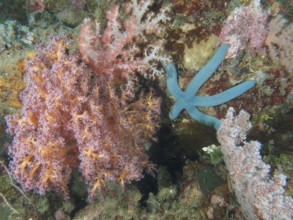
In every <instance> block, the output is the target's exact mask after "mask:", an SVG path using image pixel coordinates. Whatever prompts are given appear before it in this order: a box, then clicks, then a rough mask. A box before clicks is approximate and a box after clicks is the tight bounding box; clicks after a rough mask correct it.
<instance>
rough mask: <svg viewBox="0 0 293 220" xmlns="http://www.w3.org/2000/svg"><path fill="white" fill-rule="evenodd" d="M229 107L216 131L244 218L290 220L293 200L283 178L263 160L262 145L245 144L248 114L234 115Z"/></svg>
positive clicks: (250, 142) (243, 112)
mask: <svg viewBox="0 0 293 220" xmlns="http://www.w3.org/2000/svg"><path fill="white" fill-rule="evenodd" d="M234 115H235V110H234V109H233V108H230V109H229V110H228V113H227V116H226V118H225V119H223V120H222V125H221V127H220V128H219V129H218V131H217V136H218V140H219V142H220V144H221V151H222V153H223V157H224V161H225V164H226V166H227V169H228V171H229V174H230V177H231V179H232V185H233V188H234V190H235V194H236V197H237V199H238V202H239V203H240V205H241V209H242V212H243V214H244V216H245V218H246V219H249V220H250V219H251V220H253V219H268V220H269V219H288V220H289V219H292V218H293V199H292V198H291V197H289V196H285V195H284V192H285V190H284V188H283V187H284V186H285V185H286V178H287V177H286V176H285V175H284V174H282V173H281V172H280V171H275V173H274V176H273V177H271V176H270V166H269V165H268V164H265V163H264V162H263V161H262V158H261V155H260V148H261V144H260V143H259V142H258V141H249V142H246V141H245V140H246V134H247V132H248V130H249V129H250V128H251V124H250V122H249V114H248V113H247V112H245V111H241V112H240V113H239V114H238V115H237V116H234Z"/></svg>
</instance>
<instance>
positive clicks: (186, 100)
mask: <svg viewBox="0 0 293 220" xmlns="http://www.w3.org/2000/svg"><path fill="white" fill-rule="evenodd" d="M228 48H229V45H228V44H223V45H222V46H221V47H220V48H219V49H218V51H217V52H216V53H215V55H214V56H213V57H212V58H211V59H210V60H209V62H208V63H207V64H206V65H205V66H204V67H203V68H202V69H201V70H200V71H199V72H198V74H196V75H195V77H194V78H193V79H192V80H191V82H190V83H189V85H188V86H187V88H186V90H185V91H182V90H181V88H180V87H179V85H178V81H177V71H176V68H175V65H174V64H168V65H167V87H168V90H169V92H170V93H171V95H172V96H173V97H174V98H175V100H176V102H175V104H174V105H173V107H172V110H171V111H170V113H169V118H170V119H172V120H174V119H176V118H177V117H178V116H179V115H180V113H181V111H183V110H184V109H185V110H186V111H187V112H188V114H189V115H190V116H191V117H192V118H193V119H194V120H197V121H199V122H202V123H204V124H207V125H211V126H213V127H214V128H215V129H218V128H219V127H220V126H221V121H220V120H219V119H217V118H216V117H214V116H211V115H207V114H204V113H202V112H200V111H199V110H198V108H197V107H209V106H216V105H220V104H223V103H225V102H228V101H230V100H231V99H234V98H236V97H238V96H240V95H241V94H242V93H244V92H246V91H247V90H248V89H250V88H252V87H253V86H255V84H256V81H255V80H248V81H245V82H242V83H240V84H239V85H237V86H234V87H232V88H230V89H227V90H225V91H224V92H221V93H219V94H216V95H212V96H196V93H197V92H198V90H199V89H200V87H201V86H202V85H203V84H205V82H206V81H207V80H208V79H209V78H210V77H211V75H212V74H213V73H214V72H215V70H216V69H217V68H218V66H219V65H220V64H221V63H222V61H223V60H224V58H225V55H226V53H227V50H228Z"/></svg>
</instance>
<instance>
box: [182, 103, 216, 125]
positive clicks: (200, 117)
mask: <svg viewBox="0 0 293 220" xmlns="http://www.w3.org/2000/svg"><path fill="white" fill-rule="evenodd" d="M186 110H187V112H188V114H189V115H190V116H191V117H192V118H193V119H194V120H196V121H198V122H201V123H204V124H206V125H208V126H213V127H214V128H215V129H216V130H217V129H218V128H219V127H220V126H221V121H220V120H219V119H217V118H216V117H214V116H211V115H207V114H204V113H202V112H200V111H199V110H198V109H197V108H194V107H188V108H186Z"/></svg>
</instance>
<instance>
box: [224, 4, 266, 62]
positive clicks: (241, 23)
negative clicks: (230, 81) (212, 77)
mask: <svg viewBox="0 0 293 220" xmlns="http://www.w3.org/2000/svg"><path fill="white" fill-rule="evenodd" d="M268 15H269V14H268V13H267V12H262V11H261V7H260V5H259V2H258V1H254V2H253V3H251V4H250V5H249V6H246V7H238V8H235V9H234V11H233V12H232V14H231V15H230V16H229V17H228V19H227V20H226V21H225V23H224V26H223V28H222V31H221V34H220V38H221V43H228V44H229V45H230V48H229V50H228V53H227V55H226V57H233V56H235V55H236V54H237V52H238V51H239V50H241V49H243V47H244V46H247V47H248V49H249V52H250V53H255V52H257V53H263V52H264V41H265V39H266V37H267V35H268V31H267V29H266V23H267V18H268Z"/></svg>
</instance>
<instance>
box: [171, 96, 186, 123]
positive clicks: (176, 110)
mask: <svg viewBox="0 0 293 220" xmlns="http://www.w3.org/2000/svg"><path fill="white" fill-rule="evenodd" d="M185 108H186V105H185V102H182V100H180V101H177V102H176V103H175V104H174V105H173V107H172V109H171V111H170V112H169V118H170V119H171V120H174V119H176V118H177V117H178V116H179V115H180V113H181V112H182V111H183V109H185Z"/></svg>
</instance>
